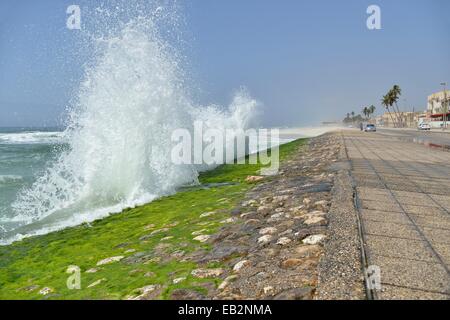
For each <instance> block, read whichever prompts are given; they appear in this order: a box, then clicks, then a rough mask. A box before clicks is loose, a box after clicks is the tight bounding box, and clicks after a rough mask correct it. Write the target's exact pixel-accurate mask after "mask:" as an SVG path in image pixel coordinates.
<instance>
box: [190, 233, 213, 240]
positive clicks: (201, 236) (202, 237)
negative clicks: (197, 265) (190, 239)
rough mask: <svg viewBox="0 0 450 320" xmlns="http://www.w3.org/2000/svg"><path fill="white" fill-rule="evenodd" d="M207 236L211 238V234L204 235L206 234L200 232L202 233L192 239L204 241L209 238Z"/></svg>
mask: <svg viewBox="0 0 450 320" xmlns="http://www.w3.org/2000/svg"><path fill="white" fill-rule="evenodd" d="M209 238H211V236H209V235H206V234H202V235H199V236H196V237H195V238H194V240H196V241H200V242H206V241H208V240H209Z"/></svg>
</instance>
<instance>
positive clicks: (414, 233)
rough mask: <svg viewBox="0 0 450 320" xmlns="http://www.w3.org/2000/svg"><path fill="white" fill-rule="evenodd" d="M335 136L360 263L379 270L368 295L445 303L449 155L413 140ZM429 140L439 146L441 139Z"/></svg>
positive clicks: (449, 289) (403, 135)
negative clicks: (348, 184)
mask: <svg viewBox="0 0 450 320" xmlns="http://www.w3.org/2000/svg"><path fill="white" fill-rule="evenodd" d="M342 134H343V137H344V142H345V147H346V151H347V155H348V158H349V160H350V163H351V174H352V177H353V179H354V182H355V191H356V196H357V204H358V205H357V207H358V208H357V209H358V214H359V218H360V221H361V225H362V236H363V242H364V250H365V254H366V255H367V260H368V261H367V263H368V264H369V265H375V266H378V267H380V271H381V290H377V291H376V296H377V297H378V298H379V299H449V298H450V271H449V270H450V152H448V151H445V148H442V149H439V148H436V147H433V148H431V147H427V145H426V144H424V143H421V142H420V141H417V134H414V133H408V132H400V133H396V132H390V131H389V132H383V131H382V132H379V133H364V132H359V131H356V130H355V131H353V130H350V131H349V130H344V131H343V132H342ZM432 135H433V134H432ZM427 137H429V136H427ZM414 139H415V140H414ZM437 139H439V144H440V145H445V144H446V137H445V136H439V137H438V138H437ZM448 144H449V145H450V136H449V137H448Z"/></svg>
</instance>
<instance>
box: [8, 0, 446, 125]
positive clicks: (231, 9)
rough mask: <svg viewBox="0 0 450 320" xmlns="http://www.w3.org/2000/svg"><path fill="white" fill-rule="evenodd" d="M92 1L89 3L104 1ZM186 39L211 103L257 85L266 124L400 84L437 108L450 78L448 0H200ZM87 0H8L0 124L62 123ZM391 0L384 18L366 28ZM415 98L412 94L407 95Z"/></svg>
mask: <svg viewBox="0 0 450 320" xmlns="http://www.w3.org/2000/svg"><path fill="white" fill-rule="evenodd" d="M95 3H96V2H95V1H92V4H91V3H90V2H89V1H83V4H84V5H88V6H92V7H95V6H96V4H95ZM179 3H180V4H181V6H182V8H183V13H184V16H185V19H186V34H188V35H189V37H188V42H189V44H188V48H187V50H186V52H187V54H188V60H189V68H190V71H191V73H192V75H193V76H192V77H193V81H194V82H195V86H194V87H198V88H201V91H199V93H198V94H197V95H196V96H197V97H198V99H199V100H200V102H201V103H210V102H213V103H220V104H224V103H226V102H227V101H229V100H230V96H231V93H232V92H233V90H235V89H236V88H238V87H239V86H241V85H245V86H246V87H247V88H248V89H249V91H250V92H251V93H252V95H253V96H254V97H256V98H257V99H258V100H260V101H261V102H262V103H263V104H264V107H263V109H264V113H263V116H262V124H263V125H267V126H270V125H287V126H293V125H307V124H311V123H315V122H318V121H321V120H333V119H341V118H343V117H344V116H345V114H346V113H347V112H350V111H352V110H354V111H356V112H359V111H360V109H361V108H362V106H364V105H370V104H375V105H376V106H377V107H378V109H379V111H381V107H380V104H379V101H380V99H381V96H382V95H383V94H384V93H385V92H386V91H387V90H388V89H389V88H390V87H391V86H392V85H394V84H399V85H400V86H401V87H402V89H403V93H404V96H403V98H402V100H401V103H400V105H401V107H402V108H408V109H412V108H413V107H414V108H415V109H416V110H418V109H425V106H426V96H427V95H429V94H430V93H432V92H435V91H437V90H439V89H440V86H439V84H440V82H442V81H447V82H450V41H449V39H450V37H449V32H450V18H449V12H450V1H448V0H396V1H378V0H372V1H365V0H341V1H332V0H328V1H325V0H314V1H313V0H281V1H276V0H246V1H241V0H226V1H225V0H222V1H211V0H188V1H179ZM70 4H77V0H72V1H62V0H41V1H32V0H29V1H25V0H19V1H17V0H15V1H12V0H11V1H9V0H3V1H1V2H0V126H27V125H28V126H30V125H33V126H42V125H54V124H55V123H57V122H58V121H59V119H60V118H61V113H62V111H63V110H64V107H65V105H67V103H68V101H69V99H70V97H71V96H72V95H73V92H74V91H76V89H77V86H78V83H79V81H80V78H81V75H82V64H83V59H84V57H80V56H77V54H76V52H77V50H76V45H77V37H76V35H74V32H73V31H68V30H67V29H66V28H65V21H66V18H67V15H66V13H65V11H66V8H67V6H68V5H70ZM371 4H376V5H378V6H380V7H381V14H382V16H381V19H382V30H373V31H370V30H368V29H367V28H366V19H367V17H368V15H367V14H366V9H367V7H368V6H369V5H371ZM403 99H406V100H403Z"/></svg>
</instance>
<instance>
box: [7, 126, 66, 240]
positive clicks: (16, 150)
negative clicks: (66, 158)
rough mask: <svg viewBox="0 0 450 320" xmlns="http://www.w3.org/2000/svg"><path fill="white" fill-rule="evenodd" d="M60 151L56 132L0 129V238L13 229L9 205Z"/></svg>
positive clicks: (52, 130) (61, 143)
mask: <svg viewBox="0 0 450 320" xmlns="http://www.w3.org/2000/svg"><path fill="white" fill-rule="evenodd" d="M62 148H64V142H63V138H62V131H61V130H60V129H58V128H13V127H11V128H1V127H0V235H1V234H2V233H4V232H5V231H6V230H11V229H14V228H15V227H17V226H19V225H20V224H19V223H15V222H14V215H15V213H14V211H13V210H12V207H11V206H12V204H13V203H14V201H15V200H16V197H17V194H18V193H19V191H20V190H21V189H22V188H24V187H27V186H28V187H29V186H31V185H32V183H33V182H34V180H35V177H36V176H37V175H38V174H39V173H41V172H42V171H43V170H44V168H45V165H46V163H48V162H49V161H51V159H52V157H53V156H54V154H55V153H56V152H58V150H59V149H62Z"/></svg>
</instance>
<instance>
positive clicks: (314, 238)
mask: <svg viewBox="0 0 450 320" xmlns="http://www.w3.org/2000/svg"><path fill="white" fill-rule="evenodd" d="M325 238H326V236H325V235H324V234H314V235H311V236H308V237H306V238H305V239H303V240H302V241H303V243H305V244H318V243H321V242H322V241H323V240H325Z"/></svg>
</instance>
